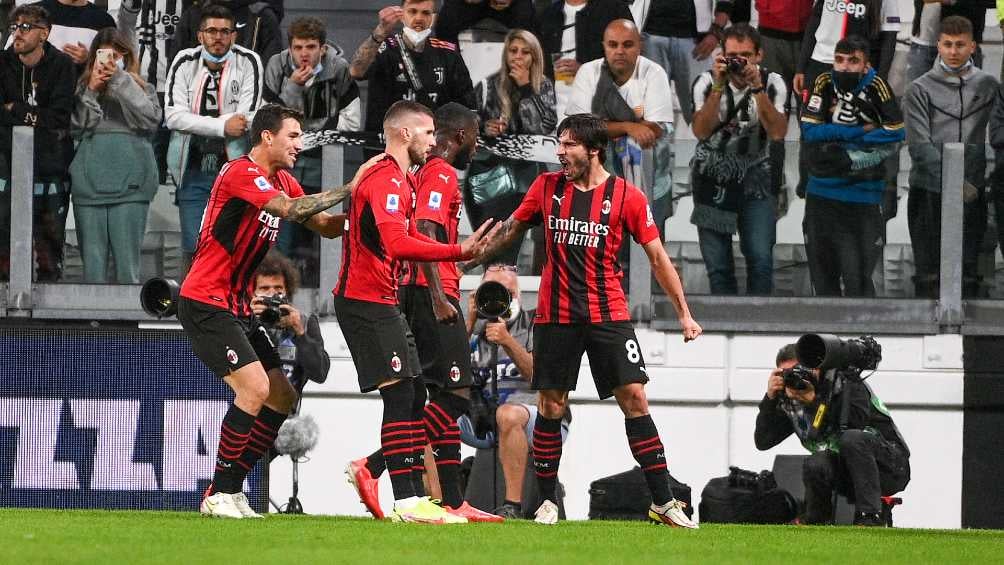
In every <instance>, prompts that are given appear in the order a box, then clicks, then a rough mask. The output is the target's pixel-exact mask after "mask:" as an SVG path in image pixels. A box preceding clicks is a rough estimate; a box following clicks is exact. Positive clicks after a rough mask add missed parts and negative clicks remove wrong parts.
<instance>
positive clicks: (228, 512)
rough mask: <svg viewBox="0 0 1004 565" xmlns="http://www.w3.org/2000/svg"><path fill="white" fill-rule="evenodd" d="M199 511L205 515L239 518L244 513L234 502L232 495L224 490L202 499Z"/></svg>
mask: <svg viewBox="0 0 1004 565" xmlns="http://www.w3.org/2000/svg"><path fill="white" fill-rule="evenodd" d="M199 512H201V513H202V514H203V515H205V516H212V517H214V518H235V519H237V520H240V519H241V518H243V517H244V514H243V513H242V512H241V511H240V508H238V507H237V504H236V503H235V502H234V495H232V494H229V493H225V492H218V493H216V494H214V495H212V496H207V497H206V498H204V499H202V505H201V506H199Z"/></svg>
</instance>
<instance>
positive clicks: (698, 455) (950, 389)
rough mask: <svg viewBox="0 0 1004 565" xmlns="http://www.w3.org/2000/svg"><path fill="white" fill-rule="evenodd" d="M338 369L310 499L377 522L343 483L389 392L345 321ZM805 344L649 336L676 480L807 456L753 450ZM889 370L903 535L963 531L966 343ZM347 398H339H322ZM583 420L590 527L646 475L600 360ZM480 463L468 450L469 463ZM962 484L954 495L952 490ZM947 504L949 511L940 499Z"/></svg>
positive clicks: (576, 500) (568, 452)
mask: <svg viewBox="0 0 1004 565" xmlns="http://www.w3.org/2000/svg"><path fill="white" fill-rule="evenodd" d="M322 329H323V331H324V337H325V346H326V349H327V350H328V352H329V353H330V354H331V356H332V368H331V372H330V373H329V377H328V381H327V383H325V384H324V385H310V386H308V388H307V394H306V398H305V399H304V401H303V412H304V413H305V414H310V415H311V416H313V417H314V418H315V419H316V420H317V423H318V425H319V426H320V428H321V435H320V443H319V446H318V448H317V449H316V450H315V451H314V452H312V453H311V454H310V455H309V456H310V458H311V460H310V462H308V463H306V464H303V465H301V466H300V499H301V501H302V502H303V504H304V508H305V510H306V511H307V512H308V513H311V514H349V515H365V511H364V509H363V507H362V505H361V504H359V502H358V501H357V499H356V496H355V494H354V492H353V491H352V488H351V487H350V486H349V485H347V484H344V483H343V482H342V480H341V472H342V469H343V468H344V466H345V464H346V463H347V462H348V461H349V460H351V459H355V458H358V457H362V456H363V455H366V454H368V453H370V452H372V451H373V450H374V449H375V448H376V447H377V445H378V437H379V436H378V429H379V425H380V418H381V404H380V400H379V398H378V396H377V395H375V394H370V395H360V394H358V388H357V385H356V378H355V370H354V368H353V366H352V361H351V359H350V357H349V353H348V349H347V348H346V346H345V343H344V340H343V338H342V336H341V332H340V331H339V329H338V326H337V325H336V324H325V325H324V326H323V328H322ZM797 337H798V336H795V335H734V334H710V335H705V336H703V337H702V338H700V339H699V340H697V341H696V342H694V343H691V344H686V345H684V344H683V342H682V340H681V339H680V336H679V334H678V333H664V332H656V331H651V330H640V331H639V332H638V338H639V341H640V343H641V346H642V350H643V354H644V356H645V360H646V364H647V365H648V369H649V375H650V376H651V378H652V381H651V382H650V383H649V385H648V387H647V389H648V394H649V398H650V400H651V401H652V404H653V406H652V414H653V417H654V418H655V420H656V423H657V425H658V426H659V430H660V433H661V435H662V438H663V442H664V443H665V444H666V446H667V449H668V453H667V456H668V459H669V463H670V471H671V472H672V474H673V475H674V476H675V477H676V478H677V479H679V480H680V481H682V482H684V483H687V484H688V485H690V487H691V488H692V489H693V493H694V500H693V503H694V505H695V506H696V505H697V504H698V503H699V502H700V500H699V499H700V492H701V489H703V488H704V485H705V484H707V482H708V480H709V479H711V478H713V477H718V476H723V475H726V474H728V467H729V466H730V465H737V466H740V467H743V468H746V469H754V470H760V469H770V468H771V466H772V464H773V459H774V456H775V455H778V454H804V453H805V451H804V450H803V448H802V447H801V445H799V444H798V442H797V441H796V440H795V439H793V438H789V439H788V440H786V441H785V442H784V443H782V444H781V445H780V446H778V447H776V448H774V449H772V450H770V451H768V452H758V451H757V450H756V448H755V447H754V445H753V427H754V422H755V420H756V411H757V409H756V406H755V403H757V402H759V400H760V399H761V398H762V396H763V392H764V390H765V387H766V382H767V375H768V373H769V369H770V367H772V365H773V360H774V355H775V353H776V351H777V350H778V348H780V347H781V346H782V345H784V344H786V343H789V342H792V341H794V340H795V339H796V338H797ZM879 341H880V343H881V344H882V346H883V361H882V364H881V365H880V370H879V371H877V372H876V373H875V375H874V376H873V377H871V378H870V379H869V381H868V382H869V383H870V384H871V385H872V387H873V389H874V390H875V392H876V394H877V395H878V396H879V397H880V398H882V400H883V401H885V402H886V404H888V405H890V408H891V410H892V412H893V416H894V418H895V421H896V423H897V425H898V426H899V427H900V430H901V431H902V433H903V435H904V437H905V438H906V441H907V443H908V444H909V446H910V449H911V451H912V453H913V457H912V459H911V465H912V468H913V479H912V481H911V483H910V485H909V486H908V487H907V489H906V491H905V492H904V493H903V494H902V496H903V498H904V505H903V506H901V507H899V508H897V510H896V511H895V514H894V517H895V520H896V524H897V525H898V526H902V527H925V528H958V527H960V525H961V507H962V500H961V494H962V487H961V485H962V444H963V442H962V430H963V416H962V401H963V376H962V338H961V337H960V336H956V335H943V336H925V337H895V336H883V337H880V338H879ZM333 393H335V394H337V396H338V397H337V398H330V397H328V398H319V397H317V396H314V397H311V395H312V394H313V395H318V394H323V395H330V394H333ZM572 406H573V410H574V421H573V424H572V428H571V433H570V435H569V439H568V442H567V444H566V446H565V450H564V457H563V459H562V465H561V471H560V480H561V482H562V483H563V484H564V485H565V488H566V491H567V495H566V498H565V508H566V511H567V513H568V517H569V518H570V519H585V518H586V517H587V514H588V510H589V495H588V489H589V483H590V482H591V481H593V480H595V479H597V478H600V477H604V476H607V475H612V474H614V473H618V472H621V471H624V470H627V469H629V468H631V467H632V466H634V464H635V463H634V460H633V459H632V458H631V454H630V452H629V451H628V449H627V445H626V441H625V438H624V424H623V417H622V415H621V413H620V411H619V409H618V408H617V406H616V404H615V403H614V402H613V401H612V400H610V401H607V402H596V392H595V388H594V386H593V384H592V379H591V378H590V373H589V368H588V363H587V362H585V360H584V361H583V366H582V369H581V371H580V379H579V390H578V391H576V392H574V393H573V394H572ZM471 454H473V450H470V449H469V448H466V447H465V452H464V455H465V456H467V455H471ZM290 477H291V465H290V463H289V459H288V458H280V459H277V460H276V461H275V462H274V463H273V464H272V467H271V477H270V493H271V496H272V498H273V499H274V500H275V501H277V502H280V503H285V501H286V499H287V498H288V497H289V495H290V492H291V487H290V484H291V479H290ZM946 485H950V488H949V490H947V491H946V490H945V486H946ZM392 500H393V499H392V496H391V491H390V483H389V481H387V480H386V479H384V480H383V482H382V485H381V501H382V503H383V506H384V507H385V508H389V507H390V505H391V504H392ZM934 500H937V501H938V504H937V505H936V506H937V508H938V511H937V512H932V511H931V509H932V505H931V504H930V502H931V501H934Z"/></svg>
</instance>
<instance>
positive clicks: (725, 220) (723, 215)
mask: <svg viewBox="0 0 1004 565" xmlns="http://www.w3.org/2000/svg"><path fill="white" fill-rule="evenodd" d="M763 56H764V55H763V51H762V50H761V43H760V34H759V33H757V32H756V30H755V29H753V28H752V27H750V26H749V25H748V24H736V25H734V26H732V27H730V28H728V29H727V30H725V40H724V42H723V53H722V56H719V57H718V58H717V59H716V60H715V63H714V65H713V66H712V67H711V70H710V71H708V72H706V73H703V74H701V76H699V77H697V80H696V81H695V82H694V93H693V94H694V108H695V109H696V113H695V114H694V123H693V130H694V135H695V136H696V137H697V139H698V140H700V143H699V144H698V147H697V150H696V151H695V154H694V160H693V162H692V163H691V168H692V174H691V185H692V187H693V190H694V212H693V214H692V215H691V216H690V221H691V222H692V223H694V224H695V225H697V237H698V242H699V243H700V246H701V255H702V256H703V257H704V266H705V268H706V270H707V272H708V281H709V282H710V283H711V292H712V293H713V294H738V292H739V287H738V284H737V283H736V273H735V262H734V261H733V258H732V235H733V234H734V233H736V231H738V232H739V246H740V249H741V250H742V253H743V257H745V258H746V294H770V293H771V292H772V291H773V290H774V241H775V236H776V232H775V229H774V223H775V221H776V220H777V212H776V205H777V191H778V190H779V189H780V186H778V185H776V184H775V183H774V180H775V179H774V176H773V175H772V174H771V159H770V151H771V150H772V149H773V146H772V144H771V141H779V140H783V139H784V135H785V133H786V132H787V130H788V114H787V113H786V112H785V109H784V106H785V101H786V100H787V99H788V89H787V87H786V86H785V82H784V79H783V78H781V75H779V74H777V73H773V72H770V71H769V70H768V69H765V68H763V67H761V66H760V62H761V61H762V60H763ZM730 61H745V64H744V65H743V66H742V67H739V66H738V65H734V64H732V63H730Z"/></svg>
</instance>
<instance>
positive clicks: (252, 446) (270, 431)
mask: <svg viewBox="0 0 1004 565" xmlns="http://www.w3.org/2000/svg"><path fill="white" fill-rule="evenodd" d="M287 417H289V415H288V414H282V413H280V412H276V411H275V410H272V409H271V408H269V407H268V406H262V407H261V410H259V411H258V417H257V418H255V421H254V424H253V425H252V426H251V436H250V437H249V438H248V443H247V447H245V448H244V453H242V454H241V468H242V470H243V471H244V474H245V476H246V475H247V473H249V472H251V469H253V468H254V466H255V463H257V462H258V460H259V459H261V458H262V457H263V456H265V454H266V453H268V452H269V450H270V449H272V446H273V445H275V438H276V436H277V435H279V428H281V427H282V423H283V422H285V421H286V418H287ZM243 481H244V479H243V477H242V478H241V482H243Z"/></svg>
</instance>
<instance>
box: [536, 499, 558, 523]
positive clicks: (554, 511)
mask: <svg viewBox="0 0 1004 565" xmlns="http://www.w3.org/2000/svg"><path fill="white" fill-rule="evenodd" d="M533 516H534V518H533V521H534V522H537V523H538V524H544V525H546V526H553V525H555V524H557V523H558V505H557V504H555V503H553V502H551V501H550V500H545V501H544V502H543V503H542V504H541V505H540V508H538V509H537V511H536V512H535V513H534V515H533Z"/></svg>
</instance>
